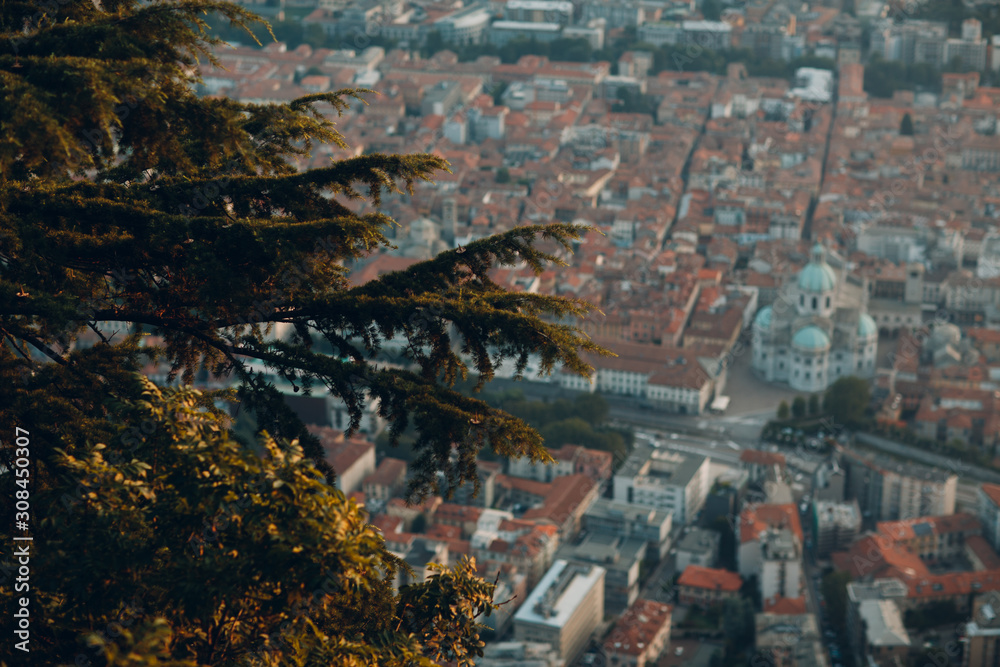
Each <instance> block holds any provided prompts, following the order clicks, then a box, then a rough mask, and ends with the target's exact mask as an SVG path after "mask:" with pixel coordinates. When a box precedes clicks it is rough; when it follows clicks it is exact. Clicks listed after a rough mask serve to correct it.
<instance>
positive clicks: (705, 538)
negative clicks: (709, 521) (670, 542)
mask: <svg viewBox="0 0 1000 667" xmlns="http://www.w3.org/2000/svg"><path fill="white" fill-rule="evenodd" d="M721 540H722V536H721V535H719V533H718V532H717V531H714V530H706V529H704V528H691V529H690V530H688V531H687V532H686V533H685V534H684V536H683V537H682V538H681V539H680V540H678V542H677V547H676V551H677V552H676V554H674V568H675V569H676V570H678V571H681V572H683V571H684V570H685V569H687V566H688V565H700V566H701V567H715V566H716V565H717V563H718V560H719V543H720V542H721Z"/></svg>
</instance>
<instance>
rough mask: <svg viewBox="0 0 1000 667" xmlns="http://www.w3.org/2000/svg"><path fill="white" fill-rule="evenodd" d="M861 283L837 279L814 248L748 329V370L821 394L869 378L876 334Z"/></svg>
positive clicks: (823, 254) (843, 277) (817, 247)
mask: <svg viewBox="0 0 1000 667" xmlns="http://www.w3.org/2000/svg"><path fill="white" fill-rule="evenodd" d="M866 305H867V288H866V286H865V284H864V281H863V280H859V279H857V278H854V277H852V276H848V275H846V273H845V272H844V271H843V270H841V271H840V274H839V275H838V272H837V270H835V269H834V268H833V267H832V266H830V264H829V263H827V260H826V250H825V249H824V248H823V246H822V245H819V244H816V245H815V246H814V247H813V249H812V251H811V252H810V261H809V263H808V264H807V265H806V266H805V268H803V269H802V270H801V271H800V272H799V274H798V277H797V279H796V280H792V281H789V283H788V284H786V285H785V286H784V287H783V289H782V290H781V292H780V293H779V295H778V297H777V299H775V302H774V304H772V305H770V306H765V307H764V308H761V309H760V311H759V312H758V313H757V317H756V318H755V319H754V323H753V369H754V371H755V372H756V373H757V375H758V377H760V378H761V379H763V380H766V381H768V382H785V383H788V384H789V385H790V386H791V387H792V388H793V389H796V390H798V391H804V392H818V391H823V390H824V389H826V388H827V387H829V386H830V385H831V384H833V383H834V382H835V381H836V380H837V379H838V378H841V377H846V376H849V375H856V376H859V377H863V378H870V377H872V376H874V375H875V348H876V346H877V344H878V328H877V327H876V325H875V320H874V319H872V317H871V316H870V315H869V314H868V313H867V312H866Z"/></svg>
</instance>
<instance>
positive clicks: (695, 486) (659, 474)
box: [614, 444, 711, 524]
mask: <svg viewBox="0 0 1000 667" xmlns="http://www.w3.org/2000/svg"><path fill="white" fill-rule="evenodd" d="M709 467H710V466H709V459H708V458H707V457H704V456H697V455H693V454H678V453H677V452H671V451H668V450H665V449H657V448H655V447H652V446H650V445H645V444H640V445H637V446H636V447H635V449H633V450H632V454H631V455H630V456H629V457H628V459H626V460H625V463H623V464H622V466H621V468H619V469H618V471H617V472H616V473H615V476H614V499H615V501H616V502H619V503H628V504H635V505H644V506H647V507H655V508H657V509H662V510H667V511H669V512H671V513H672V514H673V520H674V523H677V524H686V523H689V522H690V521H691V520H692V519H693V518H694V516H695V515H696V514H698V512H699V511H701V508H702V506H703V505H704V503H705V498H706V496H707V495H708V492H709V489H710V486H711V483H710V479H709Z"/></svg>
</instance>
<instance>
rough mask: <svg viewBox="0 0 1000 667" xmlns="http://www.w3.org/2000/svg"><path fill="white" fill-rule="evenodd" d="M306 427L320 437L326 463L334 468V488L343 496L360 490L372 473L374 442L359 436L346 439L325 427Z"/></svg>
mask: <svg viewBox="0 0 1000 667" xmlns="http://www.w3.org/2000/svg"><path fill="white" fill-rule="evenodd" d="M307 428H308V429H309V432H310V433H312V434H313V435H314V436H316V437H317V438H319V442H320V444H321V445H322V446H323V453H324V455H325V457H326V461H327V463H329V464H330V465H331V466H332V467H333V469H334V470H336V471H337V488H338V489H340V490H341V491H343V492H344V494H345V495H350V494H351V493H353V492H355V491H360V490H361V487H362V483H363V481H364V479H365V478H366V477H368V475H371V474H372V473H373V472H375V443H373V442H369V441H368V440H365V439H364V438H361V437H358V436H355V437H353V438H351V439H346V438H345V437H344V434H343V432H341V431H338V430H336V429H332V428H330V427H328V426H308V427H307Z"/></svg>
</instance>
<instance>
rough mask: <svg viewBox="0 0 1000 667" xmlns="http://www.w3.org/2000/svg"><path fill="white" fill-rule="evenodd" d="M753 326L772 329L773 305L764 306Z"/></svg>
mask: <svg viewBox="0 0 1000 667" xmlns="http://www.w3.org/2000/svg"><path fill="white" fill-rule="evenodd" d="M753 326H754V328H755V329H758V330H760V331H769V330H770V329H771V306H764V307H763V308H761V309H760V311H759V312H758V313H757V317H755V318H754V320H753Z"/></svg>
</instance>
